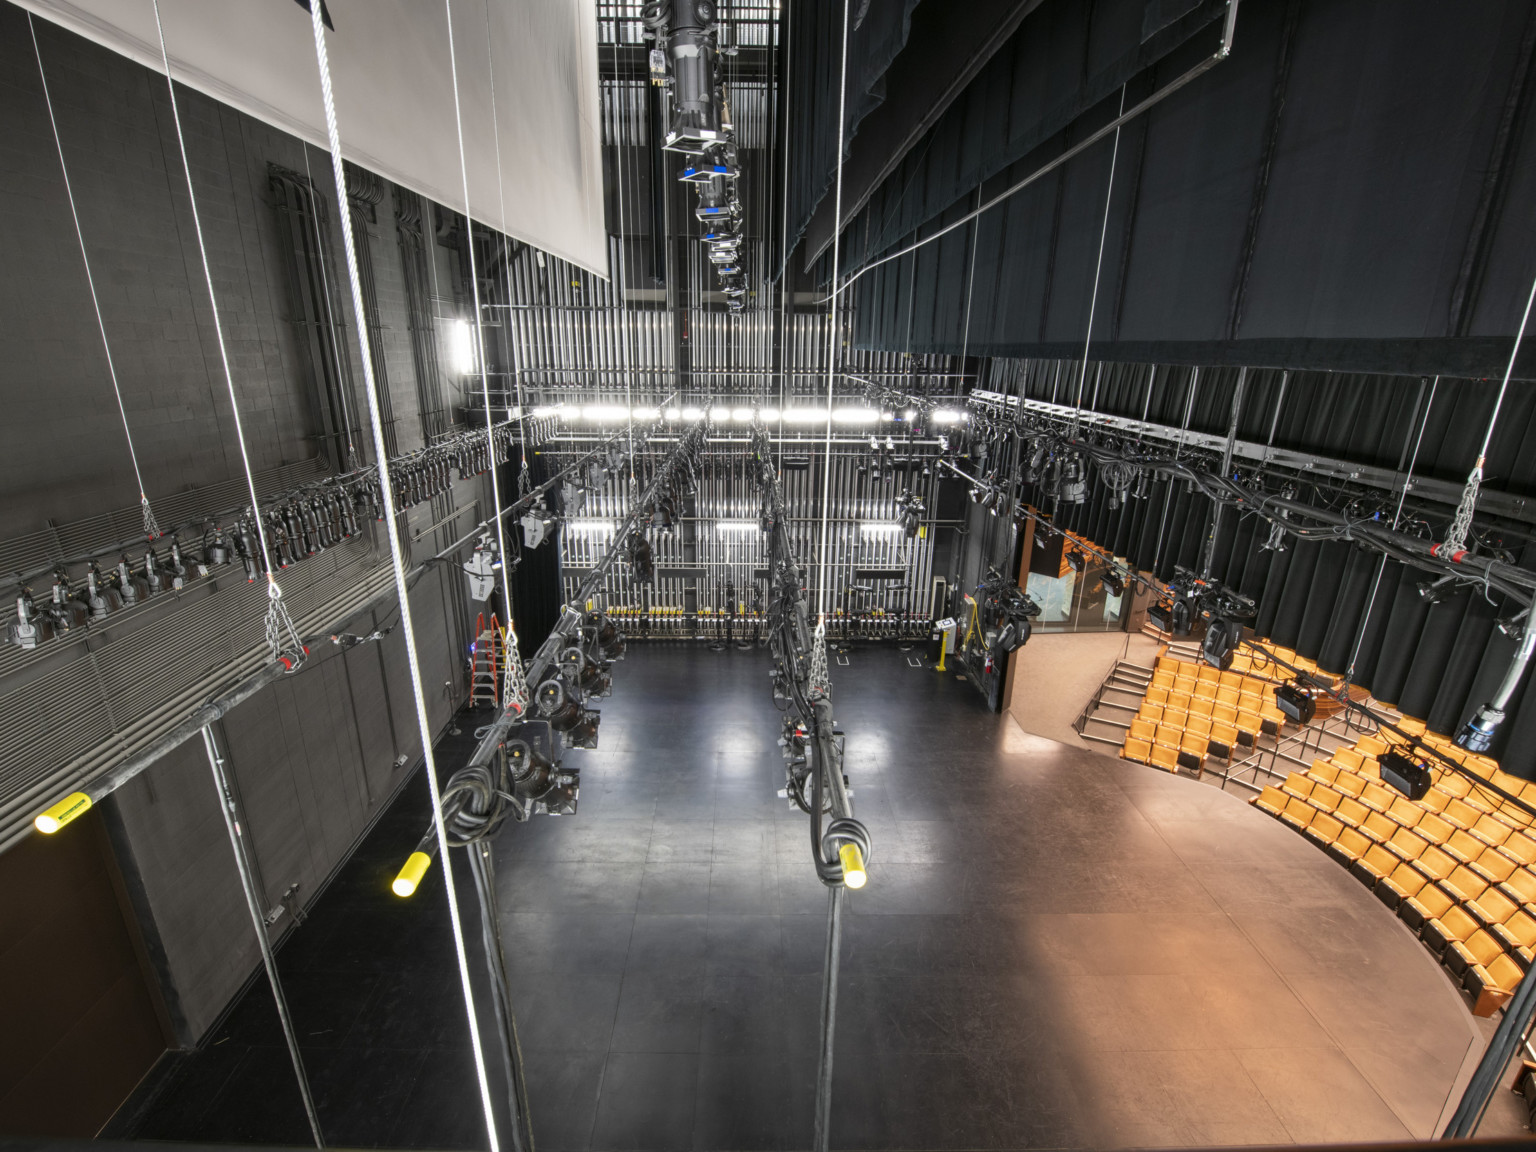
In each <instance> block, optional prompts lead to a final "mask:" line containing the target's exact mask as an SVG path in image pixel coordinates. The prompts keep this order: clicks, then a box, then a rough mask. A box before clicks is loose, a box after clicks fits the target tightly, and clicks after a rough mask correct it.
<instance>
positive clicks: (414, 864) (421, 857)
mask: <svg viewBox="0 0 1536 1152" xmlns="http://www.w3.org/2000/svg"><path fill="white" fill-rule="evenodd" d="M430 867H432V857H430V856H428V855H427V854H426V853H425V852H412V853H411V855H410V857H409V859H407V860H406V862H405V867H404V868H402V869H400V875H398V876H396V877H395V882H394V883H393V884H391V885H390V886H389V887H390V891H392V892H393V893H394V894H395V895H396V896H399V897H402V898H404V897H406V896H414V895H415V894H416V888H417V886H418V885H419V884H420V883H421V878H422V877H423V876H425V875H426V874H427V869H428V868H430Z"/></svg>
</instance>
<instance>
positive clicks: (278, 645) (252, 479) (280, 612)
mask: <svg viewBox="0 0 1536 1152" xmlns="http://www.w3.org/2000/svg"><path fill="white" fill-rule="evenodd" d="M151 3H152V4H153V5H154V9H155V33H156V34H157V35H158V36H159V38H160V60H161V63H162V64H164V66H165V86H166V89H167V90H168V91H169V92H170V96H171V119H172V121H173V122H174V123H175V125H176V148H177V150H178V151H179V152H180V153H181V167H182V170H183V171H184V172H185V173H186V176H187V200H188V202H189V203H190V204H191V207H192V230H193V232H194V233H195V234H196V236H197V253H198V256H199V257H200V258H201V259H202V263H203V279H204V281H205V282H206V283H207V285H208V307H209V311H211V312H212V313H213V332H214V335H215V336H216V337H218V342H219V362H220V363H221V364H223V366H224V384H225V386H226V387H227V388H228V389H229V407H230V412H231V414H232V415H233V416H234V419H235V439H236V440H237V441H238V442H239V444H240V462H241V464H243V465H244V467H245V485H246V490H247V491H248V492H249V493H250V496H251V519H253V520H255V521H256V539H257V542H258V543H259V544H260V546H261V567H262V568H263V569H264V570H265V571H266V574H267V618H266V634H267V643H268V644H269V645H270V646H271V648H272V658H273V659H274V660H281V661H282V662H283V663H284V664H287V665H288V666H289V671H292V670H293V669H294V668H296V667H298V666H299V664H301V663H303V660H304V657H305V656H307V655H309V649H307V648H306V647H304V642H303V641H302V640H301V639H299V632H298V629H297V628H295V627H294V626H293V617H292V616H290V615H289V614H288V608H287V606H286V605H285V604H284V603H283V590H282V589H281V588H280V587H278V583H277V577H276V576H274V575H273V574H272V551H271V549H270V548H269V547H268V546H267V526H266V523H265V521H264V520H263V519H262V515H261V502H260V501H259V500H258V499H257V498H256V474H255V473H254V472H253V471H252V470H251V454H250V452H249V450H248V449H247V448H246V446H245V426H244V424H242V423H241V421H240V398H239V397H238V396H236V395H235V376H234V373H233V372H232V371H231V370H230V367H229V349H228V347H226V345H225V343H224V322H223V321H222V320H220V319H219V300H218V295H217V293H215V291H214V288H213V271H212V269H211V268H210V267H209V265H208V245H207V243H206V242H205V241H204V240H203V221H202V217H201V215H200V214H199V213H198V210H197V192H196V190H195V189H194V188H193V187H192V165H191V163H190V161H188V159H187V140H186V137H185V135H183V133H182V130H181V109H180V108H179V107H178V105H177V103H176V80H175V78H174V77H172V75H171V55H170V53H169V52H168V51H167V50H166V47H165V26H164V25H163V24H162V23H161V22H160V0H151ZM316 7H317V8H318V7H320V5H316ZM380 459H381V460H382V459H383V456H382V454H381V456H380Z"/></svg>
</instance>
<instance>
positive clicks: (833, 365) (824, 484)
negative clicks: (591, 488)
mask: <svg viewBox="0 0 1536 1152" xmlns="http://www.w3.org/2000/svg"><path fill="white" fill-rule="evenodd" d="M847 106H848V0H843V44H842V65H841V72H840V74H839V79H838V84H837V180H836V191H835V192H834V194H833V199H832V292H831V295H830V297H829V299H828V307H827V439H826V443H825V445H824V448H823V457H822V469H821V541H820V543H821V547H820V549H819V551H820V552H821V562H820V565H819V567H820V569H821V579H820V580H819V581H818V583H819V585H820V587H818V588H817V590H816V614H817V615H818V616H824V615H825V614H826V611H827V593H828V591H829V584H828V572H827V509H828V508H829V506H830V503H831V499H832V384H833V380H834V379H835V373H836V369H837V310H838V306H839V304H840V303H841V301H839V300H838V291H837V265H838V261H839V259H840V258H841V241H842V236H843V131H844V121H845V118H846V116H847Z"/></svg>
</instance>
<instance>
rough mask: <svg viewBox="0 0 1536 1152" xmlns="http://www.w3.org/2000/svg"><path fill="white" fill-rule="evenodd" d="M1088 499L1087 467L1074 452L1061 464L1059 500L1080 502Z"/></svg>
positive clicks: (1065, 502)
mask: <svg viewBox="0 0 1536 1152" xmlns="http://www.w3.org/2000/svg"><path fill="white" fill-rule="evenodd" d="M1087 499H1088V468H1087V465H1085V464H1084V463H1083V458H1082V457H1081V456H1080V455H1078V454H1077V453H1076V452H1074V453H1073V454H1072V455H1070V456H1068V457H1067V458H1066V459H1065V460H1064V461H1062V465H1061V502H1062V503H1063V504H1081V503H1083V502H1084V501H1085V500H1087Z"/></svg>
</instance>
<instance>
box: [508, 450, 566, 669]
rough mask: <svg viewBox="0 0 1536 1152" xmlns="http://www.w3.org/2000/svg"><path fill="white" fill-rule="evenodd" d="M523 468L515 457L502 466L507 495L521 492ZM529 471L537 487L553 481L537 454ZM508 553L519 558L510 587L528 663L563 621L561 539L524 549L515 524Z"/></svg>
mask: <svg viewBox="0 0 1536 1152" xmlns="http://www.w3.org/2000/svg"><path fill="white" fill-rule="evenodd" d="M519 467H521V464H520V462H519V459H518V457H517V456H516V455H515V454H514V455H513V457H512V459H511V460H510V461H509V462H508V463H507V464H505V465H503V466H502V469H501V475H500V476H498V477H497V481H498V482H499V483H500V485H501V491H502V492H503V493H504V494H508V493H515V492H517V473H518V469H519ZM528 470H529V473H530V476H531V477H532V480H533V483H534V484H542V483H543V482H544V481H545V480H547V479H549V473H548V469H547V467H546V465H545V463H544V458H543V457H542V456H540V455H539V454H538V453H537V452H534V453H530V454H529V457H528ZM513 498H515V497H513ZM508 502H509V503H510V499H509V500H508ZM557 531H563V529H560V530H557ZM507 551H508V552H510V553H511V554H512V555H514V556H517V557H518V563H517V566H516V567H515V568H513V569H512V572H511V577H510V579H509V580H508V583H509V584H510V585H511V586H512V619H513V620H514V621H515V623H516V625H517V637H518V644H519V646H520V647H521V649H522V654H523V658H524V659H525V660H526V659H527V658H528V657H530V656H532V655H533V653H534V651H535V650H536V649H537V648H538V646H539V645H540V644H542V643H544V641H545V640H547V639H548V638H549V634H550V632H552V631H553V630H554V627H555V624H556V623H557V622H558V621H559V619H560V608H561V603H562V602H561V591H560V539H559V536H558V535H555V536H551V537H550V538H548V539H546V540H545V541H544V542H543V543H542V544H540V545H539V546H538V547H537V548H524V547H523V530H522V528H521V527H519V526H518V525H517V524H516V523H511V524H508V525H507Z"/></svg>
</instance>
